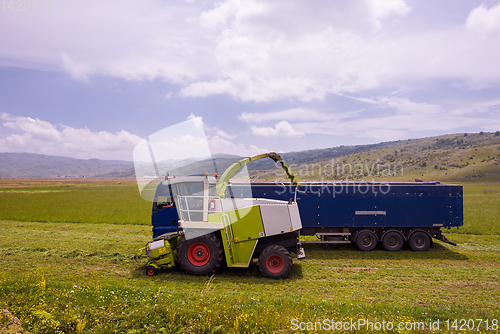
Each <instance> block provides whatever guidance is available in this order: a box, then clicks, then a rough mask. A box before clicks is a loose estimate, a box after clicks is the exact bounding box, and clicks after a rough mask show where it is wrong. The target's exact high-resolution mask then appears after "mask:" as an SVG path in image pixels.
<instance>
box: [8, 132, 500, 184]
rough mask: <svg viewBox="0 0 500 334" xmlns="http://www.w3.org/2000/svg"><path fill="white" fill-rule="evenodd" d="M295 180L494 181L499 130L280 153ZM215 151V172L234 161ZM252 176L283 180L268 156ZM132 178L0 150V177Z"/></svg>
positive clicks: (207, 166)
mask: <svg viewBox="0 0 500 334" xmlns="http://www.w3.org/2000/svg"><path fill="white" fill-rule="evenodd" d="M281 156H282V157H283V160H284V161H285V162H286V164H287V165H288V166H290V167H291V168H292V170H293V171H294V172H295V174H296V175H297V177H298V179H299V180H302V181H312V180H323V181H333V180H346V179H347V180H393V181H413V180H414V179H420V178H422V179H424V180H426V181H430V180H441V181H447V182H455V181H456V182H462V181H467V180H481V181H500V132H498V131H497V132H496V133H487V132H484V133H483V132H481V133H468V134H464V133H460V134H449V135H443V136H436V137H428V138H421V139H407V140H398V141H392V142H384V143H379V144H372V145H353V146H339V147H332V148H326V149H317V150H308V151H300V152H290V153H283V154H281ZM238 159H239V157H237V156H230V155H216V156H215V160H216V163H217V172H218V173H219V175H221V174H222V173H223V171H224V170H225V168H226V167H227V166H229V165H230V164H231V163H232V162H234V161H236V160H238ZM179 165H182V163H180V162H173V163H170V164H165V166H164V167H167V166H168V167H169V168H168V169H169V171H170V172H171V173H172V174H177V175H186V174H190V173H199V172H200V170H203V171H207V172H209V173H212V172H213V171H214V165H213V161H212V160H211V159H210V160H206V161H199V162H196V163H192V164H188V165H186V166H184V167H177V166H179ZM248 170H249V174H250V177H251V178H252V179H253V180H259V181H271V180H273V181H274V180H286V179H285V177H284V176H283V173H282V170H281V168H280V167H278V166H276V165H275V164H274V162H273V161H272V160H271V159H262V160H258V161H255V162H253V163H251V164H249V165H248ZM57 176H59V177H63V176H85V177H90V178H97V177H102V178H133V177H135V173H134V165H133V163H132V162H127V161H108V160H99V159H90V160H81V159H73V158H65V157H56V156H47V155H41V154H31V153H0V177H3V178H7V177H45V178H50V177H57Z"/></svg>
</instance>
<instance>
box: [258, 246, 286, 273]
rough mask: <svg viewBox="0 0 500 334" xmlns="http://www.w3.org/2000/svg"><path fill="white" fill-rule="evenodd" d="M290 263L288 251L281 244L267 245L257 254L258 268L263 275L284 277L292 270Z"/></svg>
mask: <svg viewBox="0 0 500 334" xmlns="http://www.w3.org/2000/svg"><path fill="white" fill-rule="evenodd" d="M292 265H293V262H292V256H291V255H290V252H289V251H288V250H287V249H286V248H285V247H282V246H278V245H271V246H268V247H267V248H266V249H264V250H263V251H262V253H260V256H259V270H260V272H261V273H262V275H263V276H264V277H269V278H274V279H281V278H286V277H287V276H288V274H290V271H292Z"/></svg>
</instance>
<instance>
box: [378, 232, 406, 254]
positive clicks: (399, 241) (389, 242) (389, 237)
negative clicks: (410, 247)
mask: <svg viewBox="0 0 500 334" xmlns="http://www.w3.org/2000/svg"><path fill="white" fill-rule="evenodd" d="M404 243H405V240H404V239H403V236H402V235H401V234H399V233H398V232H396V231H391V232H387V234H386V235H384V238H383V239H382V246H384V249H385V250H387V251H390V252H396V251H398V250H400V249H401V248H403V245H404Z"/></svg>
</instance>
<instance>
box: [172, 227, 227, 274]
mask: <svg viewBox="0 0 500 334" xmlns="http://www.w3.org/2000/svg"><path fill="white" fill-rule="evenodd" d="M177 258H178V260H179V263H180V265H181V268H182V269H183V270H184V271H185V272H187V273H189V274H191V275H197V276H203V275H207V276H209V275H213V274H214V273H215V272H216V271H217V269H219V267H220V266H221V264H222V261H223V260H224V253H223V250H222V243H221V241H220V239H219V238H218V237H217V236H216V235H215V234H214V233H210V234H207V235H202V236H201V237H198V238H194V239H189V240H186V239H185V237H182V239H181V241H180V242H179V247H178V248H177Z"/></svg>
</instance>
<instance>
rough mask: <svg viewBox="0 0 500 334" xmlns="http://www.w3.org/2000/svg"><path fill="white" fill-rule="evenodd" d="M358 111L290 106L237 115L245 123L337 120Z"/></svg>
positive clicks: (355, 113) (353, 114) (351, 115)
mask: <svg viewBox="0 0 500 334" xmlns="http://www.w3.org/2000/svg"><path fill="white" fill-rule="evenodd" d="M359 112H360V111H348V112H335V113H333V112H330V113H328V112H325V111H320V110H316V109H313V108H291V109H286V110H280V111H272V112H267V113H247V112H243V113H241V114H240V115H238V119H239V120H240V121H243V122H247V123H261V122H265V121H276V120H286V121H290V122H299V121H309V120H316V121H326V120H339V119H342V118H348V117H354V116H356V115H358V114H359Z"/></svg>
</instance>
